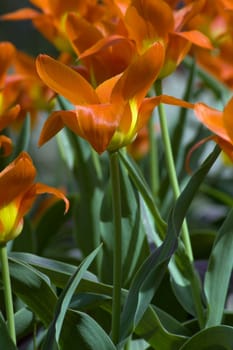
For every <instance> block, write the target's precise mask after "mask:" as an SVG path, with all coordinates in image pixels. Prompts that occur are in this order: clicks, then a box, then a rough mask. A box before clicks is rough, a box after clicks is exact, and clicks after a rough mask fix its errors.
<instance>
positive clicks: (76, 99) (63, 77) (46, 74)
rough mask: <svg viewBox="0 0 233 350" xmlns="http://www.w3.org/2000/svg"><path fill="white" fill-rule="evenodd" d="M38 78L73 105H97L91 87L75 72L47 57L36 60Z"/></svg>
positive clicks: (39, 57) (43, 56)
mask: <svg viewBox="0 0 233 350" xmlns="http://www.w3.org/2000/svg"><path fill="white" fill-rule="evenodd" d="M36 67H37V72H38V74H39V76H40V78H41V79H42V80H43V81H44V82H45V83H46V84H47V85H48V86H49V87H50V88H51V89H52V90H54V91H56V92H57V93H59V94H61V95H62V96H64V97H65V98H67V99H68V100H69V101H70V102H71V103H73V104H74V105H79V104H81V105H85V104H89V103H93V104H94V103H98V102H99V101H98V97H97V95H96V93H95V90H94V89H93V88H92V86H91V85H90V84H89V83H88V82H87V81H86V80H85V79H84V78H83V77H82V76H81V75H80V74H79V73H77V72H76V71H74V70H73V69H72V68H70V67H68V66H66V65H65V64H63V63H61V62H59V61H56V60H54V59H53V58H51V57H49V56H47V55H39V56H38V57H37V60H36Z"/></svg>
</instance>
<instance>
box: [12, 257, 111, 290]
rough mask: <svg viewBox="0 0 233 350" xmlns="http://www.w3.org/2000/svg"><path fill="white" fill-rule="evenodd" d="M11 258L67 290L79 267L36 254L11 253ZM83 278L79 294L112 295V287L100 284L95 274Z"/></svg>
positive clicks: (87, 273) (85, 275)
mask: <svg viewBox="0 0 233 350" xmlns="http://www.w3.org/2000/svg"><path fill="white" fill-rule="evenodd" d="M10 257H12V258H14V259H16V260H17V261H20V262H22V263H24V264H29V265H31V266H33V267H36V268H37V270H39V271H41V272H43V273H44V274H46V275H47V276H48V277H49V279H50V280H51V282H52V283H53V284H54V285H55V286H57V287H59V288H65V286H66V285H67V283H68V280H69V279H70V277H71V276H72V275H73V274H74V273H75V271H76V269H77V267H76V266H74V265H72V264H68V263H63V262H60V261H56V260H53V259H48V258H43V257H40V256H38V255H34V254H28V253H18V252H17V253H15V252H14V253H13V252H12V253H10ZM83 277H84V278H83V279H82V280H81V282H80V284H79V286H78V288H77V291H78V292H90V293H97V294H101V295H108V296H111V295H112V286H109V285H107V284H104V283H100V282H98V280H97V278H96V276H95V275H94V274H92V273H90V272H89V271H86V273H85V274H84V276H83Z"/></svg>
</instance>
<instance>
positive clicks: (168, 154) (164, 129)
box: [155, 80, 193, 261]
mask: <svg viewBox="0 0 233 350" xmlns="http://www.w3.org/2000/svg"><path fill="white" fill-rule="evenodd" d="M155 88H156V93H157V95H161V94H162V84H161V81H160V80H159V81H157V82H156V86H155ZM158 111H159V121H160V127H161V133H162V138H163V143H164V151H165V158H166V162H167V169H168V175H169V179H170V182H171V186H172V190H173V194H174V197H175V199H177V198H178V197H179V195H180V188H179V184H178V179H177V175H176V168H175V163H174V159H173V154H172V147H171V141H170V136H169V132H168V125H167V118H166V113H165V109H164V105H163V104H162V103H161V104H160V105H159V106H158ZM181 234H182V239H183V242H184V245H185V249H186V252H187V255H188V257H189V259H190V261H193V252H192V246H191V242H190V238H189V232H188V226H187V222H186V221H184V223H183V225H182V232H181Z"/></svg>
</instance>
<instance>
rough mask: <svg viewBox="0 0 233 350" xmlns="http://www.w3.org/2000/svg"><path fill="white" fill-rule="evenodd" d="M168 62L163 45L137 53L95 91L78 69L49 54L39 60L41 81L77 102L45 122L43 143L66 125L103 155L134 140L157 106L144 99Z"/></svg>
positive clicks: (156, 44)
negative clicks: (73, 108) (71, 109)
mask: <svg viewBox="0 0 233 350" xmlns="http://www.w3.org/2000/svg"><path fill="white" fill-rule="evenodd" d="M163 60H164V48H163V45H162V44H160V43H155V44H154V45H152V46H151V47H150V48H149V49H148V50H147V51H146V52H145V54H143V55H142V56H137V57H136V58H135V60H134V61H133V62H132V63H131V64H130V65H129V66H128V68H127V69H126V70H125V71H124V73H122V74H120V75H117V76H114V77H113V78H111V79H109V80H106V81H104V82H103V83H102V84H101V85H99V86H98V87H97V88H96V89H93V87H92V86H91V85H90V84H89V83H88V82H87V81H86V80H85V79H84V78H83V77H82V76H81V75H80V74H79V73H77V72H76V71H74V70H73V69H71V68H69V67H68V66H65V65H63V64H62V63H60V62H58V61H56V60H54V59H52V58H50V57H49V56H46V55H40V56H39V57H38V58H37V61H36V66H37V71H38V74H39V75H40V77H41V79H42V80H43V81H44V82H45V83H46V84H47V85H48V86H49V87H50V88H51V89H53V90H54V91H56V92H57V93H59V94H61V95H63V96H64V97H65V98H67V99H68V100H69V101H70V102H71V103H73V105H75V110H73V111H55V112H53V113H52V114H51V116H50V117H49V118H48V120H47V121H46V123H45V125H44V127H43V130H42V133H41V136H40V140H39V144H40V145H42V144H44V143H45V142H47V141H48V140H49V139H50V138H51V137H53V136H54V135H55V134H56V133H57V132H58V131H60V130H61V129H62V128H63V127H64V126H67V127H69V128H70V129H71V130H72V131H73V132H75V133H76V134H78V135H79V136H81V137H83V138H84V139H86V140H87V141H88V142H89V143H90V144H91V145H92V147H93V148H94V149H95V150H96V151H97V152H98V153H99V154H101V153H102V152H103V151H105V150H106V149H107V150H109V151H115V150H117V149H119V148H120V147H123V146H125V145H127V144H129V143H131V142H132V140H133V139H134V138H135V136H136V134H137V132H138V131H139V130H140V129H141V128H142V127H143V126H144V125H145V123H146V122H147V120H148V118H149V116H150V113H151V111H152V109H153V107H154V106H155V105H156V104H158V103H159V98H157V100H156V99H154V102H153V104H152V103H150V101H149V100H148V99H144V97H145V96H146V94H147V92H148V90H149V89H150V87H151V84H152V83H153V82H154V80H155V79H156V77H157V76H158V74H159V72H160V69H161V67H162V65H163Z"/></svg>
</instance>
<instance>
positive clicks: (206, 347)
mask: <svg viewBox="0 0 233 350" xmlns="http://www.w3.org/2000/svg"><path fill="white" fill-rule="evenodd" d="M232 348H233V327H229V326H216V327H210V328H206V329H204V330H202V331H200V332H198V333H196V334H195V335H194V336H192V337H191V338H190V339H189V340H188V341H187V342H186V343H185V344H184V345H183V346H181V348H180V350H197V349H198V350H230V349H232Z"/></svg>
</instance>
